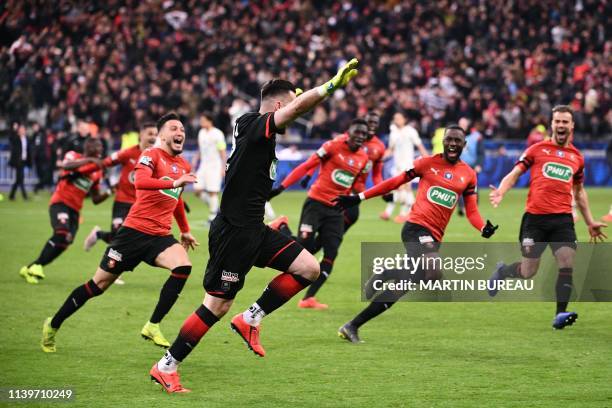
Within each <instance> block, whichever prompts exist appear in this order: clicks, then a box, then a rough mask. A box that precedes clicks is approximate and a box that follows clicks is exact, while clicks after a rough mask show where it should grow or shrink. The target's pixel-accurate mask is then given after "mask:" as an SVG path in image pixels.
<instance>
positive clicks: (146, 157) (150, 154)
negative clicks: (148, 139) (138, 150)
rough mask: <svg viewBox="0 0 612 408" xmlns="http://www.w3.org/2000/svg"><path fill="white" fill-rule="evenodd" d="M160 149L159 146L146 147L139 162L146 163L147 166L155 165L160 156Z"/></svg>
mask: <svg viewBox="0 0 612 408" xmlns="http://www.w3.org/2000/svg"><path fill="white" fill-rule="evenodd" d="M159 152H160V149H159V148H157V147H149V148H147V149H144V150H143V152H142V154H141V155H140V158H139V159H138V164H144V165H145V166H149V167H151V166H153V163H154V162H155V160H157V158H158V157H159Z"/></svg>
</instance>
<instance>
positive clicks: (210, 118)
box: [200, 111, 213, 122]
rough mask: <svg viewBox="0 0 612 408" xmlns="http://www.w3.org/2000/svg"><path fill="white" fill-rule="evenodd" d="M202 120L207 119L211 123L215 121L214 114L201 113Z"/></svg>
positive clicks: (209, 112)
mask: <svg viewBox="0 0 612 408" xmlns="http://www.w3.org/2000/svg"><path fill="white" fill-rule="evenodd" d="M200 118H206V119H208V120H209V121H211V122H212V121H213V114H212V112H211V111H204V112H202V113H200Z"/></svg>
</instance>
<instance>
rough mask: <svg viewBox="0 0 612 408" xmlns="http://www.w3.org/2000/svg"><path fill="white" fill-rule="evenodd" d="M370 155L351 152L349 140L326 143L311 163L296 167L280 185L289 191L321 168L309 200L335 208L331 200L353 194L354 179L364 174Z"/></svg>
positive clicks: (313, 156)
mask: <svg viewBox="0 0 612 408" xmlns="http://www.w3.org/2000/svg"><path fill="white" fill-rule="evenodd" d="M367 164H368V155H367V154H366V153H365V152H364V151H363V150H362V149H361V148H359V149H357V151H352V150H351V149H350V148H349V146H348V143H347V139H346V138H336V139H333V140H330V141H328V142H325V143H324V144H323V146H321V147H320V148H319V150H317V151H316V153H314V154H313V155H312V156H311V157H310V158H309V159H308V160H306V161H305V162H304V163H302V164H300V165H299V166H298V167H296V168H295V169H294V170H293V171H292V172H291V173H289V174H288V175H287V177H286V178H285V180H283V182H282V183H281V185H282V186H283V187H285V188H286V187H288V186H290V185H291V184H293V183H295V182H296V181H298V180H299V179H300V178H302V177H303V176H305V175H306V174H307V173H308V170H310V169H312V168H314V167H316V166H317V165H320V168H319V176H318V177H317V181H315V183H314V184H313V185H312V186H311V187H310V190H308V197H310V198H312V199H313V200H316V201H318V202H320V203H323V204H325V205H327V206H330V207H333V206H334V203H333V202H332V200H333V199H334V198H336V197H338V196H340V195H343V194H348V193H350V192H351V189H352V187H353V183H354V182H355V179H356V178H357V177H358V176H359V175H360V174H361V173H362V172H363V171H364V170H365V168H366V166H367Z"/></svg>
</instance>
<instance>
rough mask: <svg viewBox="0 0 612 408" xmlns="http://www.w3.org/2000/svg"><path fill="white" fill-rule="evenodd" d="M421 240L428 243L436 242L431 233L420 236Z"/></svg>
mask: <svg viewBox="0 0 612 408" xmlns="http://www.w3.org/2000/svg"><path fill="white" fill-rule="evenodd" d="M419 242H420V243H421V244H426V243H428V242H434V240H433V237H432V236H431V235H421V236H420V237H419Z"/></svg>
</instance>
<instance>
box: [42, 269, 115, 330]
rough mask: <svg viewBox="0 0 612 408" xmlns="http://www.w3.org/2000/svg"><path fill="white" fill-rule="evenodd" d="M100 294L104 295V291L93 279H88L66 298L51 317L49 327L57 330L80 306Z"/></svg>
mask: <svg viewBox="0 0 612 408" xmlns="http://www.w3.org/2000/svg"><path fill="white" fill-rule="evenodd" d="M102 293H104V291H103V290H102V289H100V288H99V287H98V285H96V284H95V283H94V281H93V279H90V280H89V281H88V282H87V283H85V284H84V285H81V286H79V287H77V288H76V289H74V290H73V291H72V293H71V294H70V295H69V296H68V298H67V299H66V301H65V302H64V304H63V305H62V307H60V308H59V310H58V311H57V313H56V314H55V316H53V319H52V320H51V327H53V328H54V329H59V328H60V326H61V325H62V323H64V320H66V319H67V318H69V317H70V316H71V315H72V314H73V313H74V312H76V311H77V310H79V309H80V308H81V306H83V305H84V304H85V302H87V301H88V300H89V299H90V298H92V297H94V296H99V295H101V294H102Z"/></svg>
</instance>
